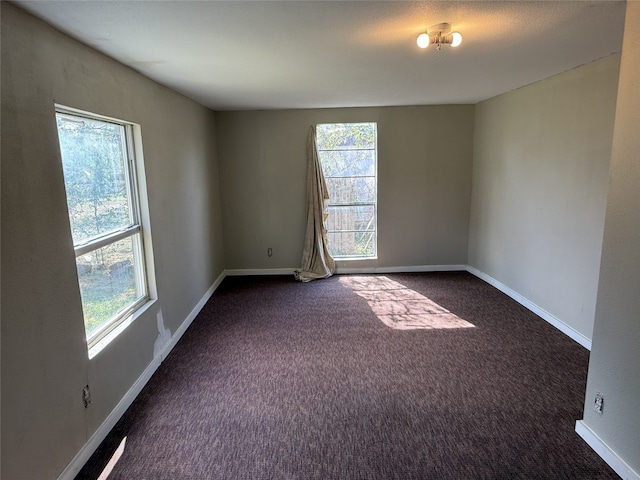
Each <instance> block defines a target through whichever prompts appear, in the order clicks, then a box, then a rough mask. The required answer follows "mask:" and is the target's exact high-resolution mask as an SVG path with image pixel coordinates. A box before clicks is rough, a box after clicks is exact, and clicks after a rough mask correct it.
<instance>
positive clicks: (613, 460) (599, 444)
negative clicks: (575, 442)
mask: <svg viewBox="0 0 640 480" xmlns="http://www.w3.org/2000/svg"><path fill="white" fill-rule="evenodd" d="M576 433H577V434H578V435H580V436H581V437H582V439H583V440H584V441H585V442H587V444H588V445H589V446H590V447H591V448H592V449H593V450H594V451H595V452H596V453H597V454H598V455H599V456H600V457H601V458H602V459H603V460H604V461H605V462H607V464H608V465H609V466H610V467H611V468H612V469H613V470H614V471H615V472H616V473H617V474H618V475H620V477H622V479H623V480H640V473H638V472H636V471H634V470H633V469H632V468H631V467H630V466H629V465H627V464H626V463H625V461H624V460H622V459H621V458H620V457H619V456H618V454H617V453H616V452H614V451H613V450H612V449H611V447H609V445H607V444H606V443H605V442H603V441H602V439H601V438H600V437H598V435H596V434H595V432H594V431H593V430H591V429H590V428H589V427H588V426H587V425H586V424H585V423H584V421H583V420H578V421H577V422H576Z"/></svg>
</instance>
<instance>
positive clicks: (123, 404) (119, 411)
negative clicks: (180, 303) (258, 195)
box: [58, 272, 225, 480]
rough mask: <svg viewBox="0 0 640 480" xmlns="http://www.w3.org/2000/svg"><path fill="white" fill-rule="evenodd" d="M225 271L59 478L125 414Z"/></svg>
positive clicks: (68, 479) (69, 475)
mask: <svg viewBox="0 0 640 480" xmlns="http://www.w3.org/2000/svg"><path fill="white" fill-rule="evenodd" d="M224 277H225V272H222V273H221V274H220V276H219V277H218V278H217V279H216V280H215V281H214V282H213V284H212V285H211V287H209V289H208V290H207V291H206V292H205V294H204V296H203V297H202V298H201V299H200V301H199V302H198V303H197V304H196V306H195V307H193V309H192V310H191V312H190V313H189V315H188V316H187V318H185V320H184V322H182V324H181V325H180V328H178V330H176V333H175V334H174V335H173V336H172V337H171V341H169V342H168V343H167V345H166V346H165V347H164V348H163V349H162V351H161V352H159V353H158V355H156V356H155V357H154V358H153V360H151V363H150V364H149V365H148V366H147V368H146V369H145V370H144V372H142V374H141V375H140V376H139V377H138V379H137V380H136V382H135V383H134V384H133V385H132V386H131V388H130V389H129V390H128V391H127V393H125V394H124V396H123V397H122V398H121V399H120V401H119V402H118V404H117V405H116V407H115V408H114V409H113V410H112V411H111V413H110V414H109V415H108V416H107V418H106V419H105V421H104V422H102V425H100V427H98V429H97V430H96V431H95V432H94V433H93V435H91V437H90V438H89V440H87V443H85V444H84V446H83V447H82V448H81V449H80V451H79V452H78V453H77V454H76V456H75V457H73V460H71V462H70V463H69V465H67V467H66V468H65V469H64V470H63V471H62V473H61V474H60V475H59V476H58V480H73V479H74V478H75V476H76V475H77V474H78V472H80V470H81V469H82V467H83V466H84V464H85V463H87V461H88V460H89V458H91V455H93V453H94V452H95V451H96V449H97V448H98V447H99V446H100V444H101V443H102V441H103V440H104V439H105V438H106V437H107V435H108V434H109V432H110V431H111V429H113V427H115V425H116V423H118V420H120V418H121V417H122V415H124V413H125V412H126V411H127V408H129V407H130V406H131V404H132V403H133V401H134V400H135V399H136V397H137V396H138V395H139V394H140V392H141V391H142V389H143V388H144V386H145V385H146V384H147V382H148V381H149V380H150V379H151V377H152V375H153V374H154V373H155V371H156V370H157V369H158V367H159V366H160V364H161V363H162V361H163V360H164V359H165V358H167V355H169V353H170V352H171V350H173V347H174V346H175V345H176V344H177V343H178V340H180V338H181V337H182V335H183V334H184V332H186V331H187V328H189V325H191V323H192V322H193V320H194V319H195V318H196V316H197V315H198V313H199V312H200V310H202V307H204V305H205V303H207V301H208V300H209V298H211V295H213V292H215V290H216V289H217V288H218V286H219V285H220V283H222V280H224Z"/></svg>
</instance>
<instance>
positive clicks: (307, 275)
mask: <svg viewBox="0 0 640 480" xmlns="http://www.w3.org/2000/svg"><path fill="white" fill-rule="evenodd" d="M327 200H329V192H328V191H327V184H326V183H325V181H324V175H323V173H322V168H321V167H320V162H319V160H318V149H317V146H316V127H315V126H313V125H311V127H309V138H308V140H307V233H306V235H305V240H304V251H303V252H302V262H301V263H302V266H301V267H300V268H299V269H298V270H296V271H295V272H294V276H295V278H296V280H298V281H300V282H309V281H311V280H316V279H318V278H327V277H330V276H331V275H333V272H335V270H336V263H335V261H334V260H333V258H331V255H329V250H328V249H327V229H326V228H325V226H324V221H325V220H326V218H327V214H326V213H325V202H326V201H327Z"/></svg>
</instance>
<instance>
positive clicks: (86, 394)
mask: <svg viewBox="0 0 640 480" xmlns="http://www.w3.org/2000/svg"><path fill="white" fill-rule="evenodd" d="M82 401H83V402H84V408H87V407H88V406H89V404H90V403H91V392H90V391H89V385H85V387H84V388H83V389H82Z"/></svg>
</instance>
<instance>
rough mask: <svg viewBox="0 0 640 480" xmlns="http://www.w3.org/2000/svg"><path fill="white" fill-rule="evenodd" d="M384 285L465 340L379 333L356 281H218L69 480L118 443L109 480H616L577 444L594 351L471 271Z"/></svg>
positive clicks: (87, 472) (100, 464) (436, 331)
mask: <svg viewBox="0 0 640 480" xmlns="http://www.w3.org/2000/svg"><path fill="white" fill-rule="evenodd" d="M371 277H372V279H375V276H371ZM384 278H385V279H386V280H385V281H387V280H389V281H392V282H393V283H394V284H399V285H401V286H402V287H403V288H406V289H409V290H410V291H411V292H413V293H411V294H410V295H406V296H405V297H404V299H402V298H398V299H397V302H398V305H399V306H401V305H405V306H407V305H408V303H410V302H411V301H412V300H411V299H412V298H413V300H415V298H416V297H415V295H418V296H420V297H424V298H426V299H428V301H429V302H432V303H433V304H436V305H438V306H439V307H441V308H442V309H444V310H446V312H448V313H450V314H452V315H455V317H456V318H458V319H460V320H461V321H462V322H464V324H465V328H428V329H394V328H389V326H387V325H386V324H385V323H384V322H383V321H381V319H380V318H378V315H377V314H376V312H375V311H374V310H375V309H374V308H372V305H371V304H370V302H368V298H370V297H371V294H369V297H368V298H364V297H363V296H362V295H359V294H358V293H357V292H356V291H355V290H354V288H352V287H353V285H354V281H353V279H351V280H350V277H348V276H335V277H332V278H329V279H326V280H320V281H316V282H311V283H297V282H295V281H294V280H293V278H292V277H228V278H226V279H225V280H224V282H223V283H222V285H221V286H220V287H219V288H218V290H217V291H216V292H215V294H214V295H213V296H212V298H211V299H210V301H209V302H208V303H207V305H206V306H205V307H204V308H203V310H202V312H201V313H200V314H199V315H198V317H197V318H196V320H195V321H194V322H193V324H192V325H191V327H190V328H189V329H188V330H187V332H186V333H185V335H184V336H183V338H182V339H181V340H180V342H179V343H178V345H177V346H176V347H175V348H174V350H173V352H172V353H171V354H170V355H169V357H168V358H167V359H166V361H165V362H164V363H163V364H162V365H161V366H160V368H159V369H158V371H157V372H156V373H155V374H154V376H153V377H152V379H151V380H150V381H149V383H148V384H147V386H146V387H145V388H144V389H143V391H142V393H141V394H140V396H139V397H138V398H137V399H136V400H135V402H134V403H133V404H132V405H131V407H130V408H129V409H128V410H127V412H126V413H125V415H124V416H123V417H122V419H121V420H120V421H119V422H118V424H117V425H116V427H115V428H114V429H113V431H112V432H111V433H110V434H109V436H108V437H107V438H106V439H105V441H104V442H103V444H102V445H101V446H100V448H99V449H98V450H97V451H96V453H95V454H94V456H93V457H92V458H91V459H90V461H89V462H88V463H87V465H86V466H85V468H84V469H83V470H82V471H81V472H80V474H79V475H78V477H77V479H92V480H95V479H97V478H98V477H99V475H100V472H102V470H103V468H104V467H105V465H106V464H107V462H108V461H109V459H110V458H111V456H112V454H113V452H114V451H115V450H116V448H117V447H118V445H120V444H121V442H122V440H123V439H124V438H126V444H125V446H124V450H123V452H122V455H121V457H120V459H119V461H118V462H116V463H115V466H114V467H113V470H112V471H111V473H110V475H109V476H108V478H109V479H110V480H116V479H129V480H133V479H136V480H141V479H149V480H156V479H157V480H161V479H184V480H187V479H194V480H195V479H255V480H259V479H493V478H501V479H502V478H504V479H537V478H541V479H617V478H618V477H617V476H616V474H615V473H614V472H613V471H612V470H611V469H610V468H609V467H608V466H607V465H606V464H605V463H604V461H602V460H601V459H600V458H599V457H598V456H597V455H596V454H595V453H594V452H593V451H592V450H591V449H590V448H589V447H588V445H587V444H586V443H585V442H584V441H583V440H582V439H581V438H580V437H579V436H578V435H577V434H576V433H575V431H574V427H575V421H576V420H577V419H580V418H582V408H583V403H584V392H585V385H586V374H587V367H588V356H589V352H588V351H587V350H585V349H584V348H583V347H581V346H580V345H578V344H577V343H575V342H574V341H573V340H571V339H570V338H568V337H567V336H565V335H564V334H563V333H561V332H559V331H558V330H556V329H555V328H554V327H552V326H551V325H549V324H548V323H546V322H545V321H543V320H542V319H540V318H539V317H537V316H536V315H534V314H532V313H531V312H529V311H528V310H526V309H525V308H524V307H522V306H520V305H518V304H517V303H515V302H514V301H513V300H511V299H510V298H508V297H507V296H505V295H504V294H502V293H500V292H499V291H497V290H496V289H494V288H493V287H491V286H489V285H487V284H486V283H484V282H482V281H481V280H479V279H477V278H475V277H473V276H472V275H470V274H468V273H463V272H448V273H433V274H389V275H386V276H385V277H384ZM356 283H361V282H356ZM405 293H406V292H405ZM414 294H415V295H414ZM386 295H387V297H388V298H385V301H386V302H389V301H391V302H393V300H394V298H393V295H392V294H390V293H389V292H386ZM386 308H387V313H388V312H389V309H393V308H394V307H393V306H392V305H387V307H386ZM400 311H402V308H400ZM378 313H379V312H378ZM414 313H415V310H414ZM468 324H471V325H472V327H469V326H468ZM434 326H437V324H434Z"/></svg>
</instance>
